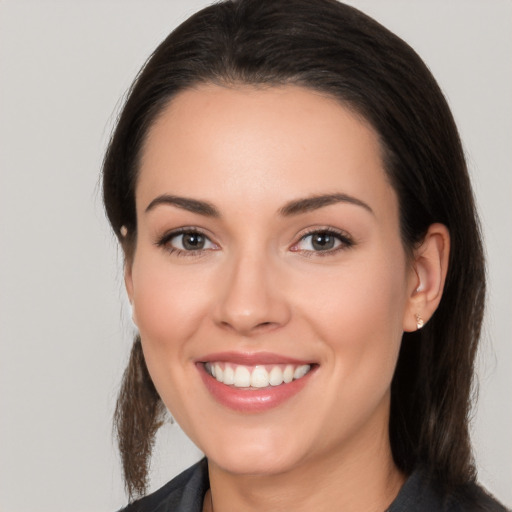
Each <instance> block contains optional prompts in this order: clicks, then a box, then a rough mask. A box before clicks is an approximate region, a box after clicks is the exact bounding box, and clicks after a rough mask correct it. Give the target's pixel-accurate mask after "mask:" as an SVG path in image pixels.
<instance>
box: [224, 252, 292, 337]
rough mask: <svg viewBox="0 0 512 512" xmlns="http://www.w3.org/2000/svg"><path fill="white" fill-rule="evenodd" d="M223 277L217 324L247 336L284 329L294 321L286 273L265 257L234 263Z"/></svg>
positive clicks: (240, 259)
mask: <svg viewBox="0 0 512 512" xmlns="http://www.w3.org/2000/svg"><path fill="white" fill-rule="evenodd" d="M228 267H229V268H228V271H227V272H223V274H222V276H221V280H222V283H221V284H220V286H219V294H218V296H217V298H218V301H217V303H216V305H215V314H214V317H215V322H216V323H217V324H218V325H219V326H221V327H223V328H225V329H229V330H232V331H235V332H236V333H238V334H240V335H243V336H253V335H256V334H258V333H262V332H266V331H271V330H274V329H277V328H279V327H282V326H284V325H285V324H286V323H288V321H289V320H290V305H289V302H288V300H287V295H286V291H285V287H284V286H283V279H282V274H281V273H280V270H279V268H277V267H278V266H277V265H276V264H275V263H274V264H273V263H272V262H271V261H269V260H268V259H265V258H263V257H261V256H254V255H247V256H245V257H240V258H238V259H237V261H235V262H230V263H229V265H228Z"/></svg>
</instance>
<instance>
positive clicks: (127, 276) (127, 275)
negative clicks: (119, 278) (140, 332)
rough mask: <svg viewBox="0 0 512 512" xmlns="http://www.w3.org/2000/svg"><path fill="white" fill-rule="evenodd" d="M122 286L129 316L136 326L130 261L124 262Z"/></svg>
mask: <svg viewBox="0 0 512 512" xmlns="http://www.w3.org/2000/svg"><path fill="white" fill-rule="evenodd" d="M124 286H125V288H126V294H127V295H128V300H129V301H130V308H131V317H132V322H133V323H134V324H135V326H137V319H136V317H135V308H134V306H133V277H132V263H131V261H129V260H126V261H125V263H124Z"/></svg>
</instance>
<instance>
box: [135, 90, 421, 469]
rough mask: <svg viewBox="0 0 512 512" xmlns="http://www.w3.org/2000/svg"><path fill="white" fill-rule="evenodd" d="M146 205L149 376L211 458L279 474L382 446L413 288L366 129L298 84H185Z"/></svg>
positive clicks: (144, 294) (139, 279) (144, 194)
mask: <svg viewBox="0 0 512 512" xmlns="http://www.w3.org/2000/svg"><path fill="white" fill-rule="evenodd" d="M136 204H137V223H138V233H137V245H136V250H135V255H134V258H133V260H132V261H131V262H130V263H129V264H128V266H127V269H126V283H127V289H128V293H129V295H130V298H131V300H132V302H133V305H134V319H135V321H136V323H137V325H138V327H139V330H140V334H141V338H142V344H143V349H144V354H145V357H146V361H147V365H148V368H149V371H150V374H151V377H152V379H153V381H154V383H155V386H156V388H157V390H158V392H159V394H160V396H161V397H162V399H163V401H164V402H165V404H166V405H167V407H168V408H169V409H170V411H171V413H172V415H173V416H174V417H175V419H176V420H177V421H178V422H179V424H180V425H181V426H182V428H183V429H184V430H185V432H186V433H187V434H188V435H189V436H190V438H191V439H192V440H193V441H194V442H195V443H196V444H197V445H198V446H199V447H200V449H201V450H203V451H204V452H205V453H206V455H207V456H208V457H209V459H210V461H211V462H212V463H215V464H216V465H218V466H219V467H221V468H224V469H225V470H228V471H233V472H236V473H251V474H255V473H256V474H258V473H262V474H269V473H277V472H282V471H286V470H287V469H290V468H293V467H297V465H300V464H302V463H307V462H311V461H313V460H323V459H327V458H329V457H332V456H335V457H339V456H349V454H350V453H359V454H361V453H362V452H364V451H365V450H370V451H372V450H373V452H374V449H375V447H376V445H378V444H379V443H380V444H382V442H383V440H384V444H385V443H387V442H388V441H387V439H388V433H387V432H388V415H389V403H390V383H391V379H392V376H393V372H394V369H395V364H396V360H397V356H398V351H399V347H400V341H401V337H402V332H403V328H404V321H405V318H406V317H407V316H408V315H409V316H410V315H411V313H410V309H409V297H410V296H411V293H412V291H413V290H414V287H415V286H416V285H417V278H416V275H415V274H414V270H412V269H411V267H410V266H409V265H407V261H406V256H405V252H404V249H403V246H402V243H401V239H400V230H399V216H398V204H397V197H396V194H395V192H394V190H393V188H392V187H391V186H390V184H389V182H388V180H387V179H386V174H385V172H384V170H383V166H382V162H381V157H380V152H379V143H378V140H377V136H376V134H375V132H374V131H373V130H372V129H371V128H370V127H369V126H368V125H367V124H366V123H365V122H364V121H362V120H361V119H360V118H359V117H357V116H356V115H355V114H353V113H352V112H351V111H349V110H348V109H347V108H344V107H343V106H341V105H340V104H339V103H338V102H336V101H335V100H333V99H330V98H326V97H325V96H322V95H320V94H318V93H315V92H312V91H309V90H307V89H303V88H300V87H295V86H286V87H284V86H283V87H275V88H255V87H249V86H241V87H237V88H224V87H219V86H213V85H211V86H206V85H203V86H200V87H197V88H194V89H191V90H187V91H185V92H183V93H181V94H179V95H178V96H177V97H175V98H174V99H173V101H172V102H171V103H170V105H169V106H168V107H167V108H166V109H165V110H164V111H163V113H162V114H161V116H160V117H159V118H158V120H157V121H156V123H155V124H154V126H153V127H152V129H151V130H150V132H149V135H148V139H147V143H146V145H145V147H144V150H143V155H142V160H141V168H140V177H139V180H138V184H137V189H136ZM212 373H215V374H216V375H217V378H215V377H214V376H213V375H212ZM290 379H292V380H291V381H290Z"/></svg>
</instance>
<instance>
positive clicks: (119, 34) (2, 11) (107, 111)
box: [0, 0, 512, 512]
mask: <svg viewBox="0 0 512 512" xmlns="http://www.w3.org/2000/svg"><path fill="white" fill-rule="evenodd" d="M206 3H207V2H206V1H203V0H167V1H159V0H138V1H133V0H122V1H115V0H101V1H100V0H97V1H94V0H73V1H65V0H61V1H59V0H32V1H31V0H11V1H9V0H0V172H1V174H0V510H1V511H2V512H60V511H66V512H85V511H95V512H102V511H113V510H116V509H118V508H119V507H120V506H121V505H122V504H123V503H125V500H126V498H125V496H124V494H123V486H122V481H121V476H120V474H121V472H120V468H119V461H118V458H117V455H116V451H115V445H114V441H113V439H112V435H111V416H112V411H113V408H114V402H115V395H116V392H117V387H118V383H119V379H120V376H121V373H122V370H123V367H124V365H125V363H126V360H127V355H128V351H129V348H130V336H131V333H130V327H129V324H128V322H127V321H126V317H127V315H126V312H125V310H124V309H123V308H124V306H123V304H124V300H125V299H124V291H123V288H122V280H121V266H122V261H121V256H120V254H119V252H118V250H117V248H116V245H115V242H114V240H113V237H112V235H111V234H110V232H109V229H108V227H107V223H106V220H105V218H104V214H103V210H102V205H101V198H100V196H101V194H100V187H99V181H98V176H99V169H100V164H101V159H102V154H103V151H104V148H105V145H106V142H107V140H108V136H109V133H110V130H111V128H112V125H113V122H114V119H115V116H116V114H117V112H118V111H119V107H120V104H121V99H122V97H123V94H124V92H125V91H126V89H127V88H128V86H129V84H130V82H131V80H132V79H133V77H134V76H135V74H136V72H137V70H138V69H139V67H140V65H141V64H142V63H143V62H144V61H145V59H146V57H147V56H148V55H149V53H150V52H151V51H152V50H153V49H154V47H155V46H156V45H157V44H158V43H159V42H160V41H161V40H162V39H163V38H164V37H165V36H166V35H167V33H168V32H169V31H170V30H171V29H172V28H173V27H175V26H176V25H177V24H178V23H179V22H181V21H183V20H184V19H185V18H186V17H187V16H188V15H189V14H191V13H192V12H194V11H195V10H197V9H198V8H199V7H202V6H203V5H206ZM350 3H351V4H353V5H355V6H357V7H359V8H361V9H362V10H363V11H365V12H367V13H368V14H370V15H372V16H374V17H375V18H376V19H378V20H379V21H381V22H382V23H383V24H384V25H386V26H388V27H389V28H390V29H391V30H393V31H395V32H396V33H397V34H399V35H400V36H401V37H403V38H404V39H405V40H406V41H408V42H409V43H410V44H411V45H412V46H413V47H414V48H415V49H416V50H417V51H418V52H419V53H420V55H422V57H423V58H424V59H425V61H426V62H427V64H428V65H429V66H430V68H431V69H432V71H433V73H434V75H435V76H436V77H437V79H438V81H439V82H440V85H441V87H442V88H443V90H444V92H445V94H446V96H447V97H448V100H449V102H450V104H451V106H452V108H453V112H454V115H455V118H456V120H457V122H458V124H459V128H460V131H461V135H462V139H463V141H464V145H465V149H466V151H467V155H468V160H469V165H470V168H471V173H472V176H473V180H474V187H475V192H476V196H477V201H478V204H479V208H480V212H481V217H482V224H483V228H484V232H485V239H486V246H487V253H488V260H489V272H488V273H489V281H490V293H489V305H488V310H487V316H486V324H485V326H486V327H485V335H484V339H483V343H482V349H481V352H480V354H479V365H478V380H479V387H480V401H479V405H478V407H477V408H476V409H475V415H474V422H473V439H474V444H475V450H476V458H477V461H478V468H479V475H480V479H481V481H482V482H483V483H484V484H485V485H486V486H487V487H488V488H489V489H490V490H491V491H492V492H493V493H495V494H496V495H497V496H498V497H499V498H500V499H501V500H502V501H503V502H504V503H505V504H507V505H508V506H511V505H512V485H511V484H512V439H511V436H512V400H511V395H512V393H511V392H512V346H511V332H512V265H511V261H512V259H511V255H512V208H511V206H510V205H511V203H512V172H511V162H512V158H511V157H512V151H511V145H512V2H511V1H510V0H451V1H449V2H447V1H446V0H429V1H428V2H427V1H425V0H352V1H351V2H350ZM156 452H157V455H156V456H155V458H154V464H153V468H152V488H155V487H158V486H160V485H161V484H162V483H163V482H164V481H167V480H168V479H170V478H171V477H172V476H173V475H174V474H176V473H177V472H179V471H181V470H182V469H184V468H185V467H186V466H188V465H189V464H191V463H192V462H194V461H195V460H197V459H198V458H199V457H200V456H201V454H200V453H199V452H198V450H197V449H196V448H195V447H194V446H193V445H192V444H191V443H190V442H189V441H187V439H186V438H185V436H184V435H183V433H181V432H180V430H179V428H178V427H177V426H176V425H166V426H165V427H164V429H163V431H162V433H161V435H160V436H159V439H158V443H157V447H156Z"/></svg>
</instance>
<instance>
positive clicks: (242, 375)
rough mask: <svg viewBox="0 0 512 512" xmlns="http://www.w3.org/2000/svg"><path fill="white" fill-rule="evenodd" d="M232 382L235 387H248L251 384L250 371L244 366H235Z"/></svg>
mask: <svg viewBox="0 0 512 512" xmlns="http://www.w3.org/2000/svg"><path fill="white" fill-rule="evenodd" d="M217 380H219V379H217ZM233 384H234V385H235V387H236V388H248V387H249V386H250V385H251V372H250V371H249V370H248V369H247V368H246V367H245V366H237V367H236V370H235V382H233Z"/></svg>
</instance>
